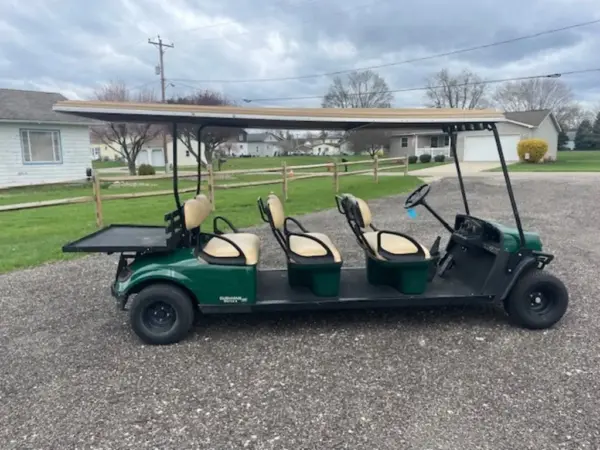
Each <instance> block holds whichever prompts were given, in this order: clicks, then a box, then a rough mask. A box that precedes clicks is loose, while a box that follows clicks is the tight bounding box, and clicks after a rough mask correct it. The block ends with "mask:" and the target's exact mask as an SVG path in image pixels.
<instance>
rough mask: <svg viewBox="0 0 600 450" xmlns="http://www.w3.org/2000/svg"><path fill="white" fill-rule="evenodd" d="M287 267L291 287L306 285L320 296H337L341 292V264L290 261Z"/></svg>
mask: <svg viewBox="0 0 600 450" xmlns="http://www.w3.org/2000/svg"><path fill="white" fill-rule="evenodd" d="M287 269H288V283H289V285H290V286H291V287H299V286H302V287H306V288H308V289H310V290H311V292H312V293H313V294H314V295H316V296H318V297H336V296H337V295H338V294H339V292H340V277H341V273H342V272H341V269H342V266H341V264H318V265H312V264H311V265H303V264H291V263H288V267H287Z"/></svg>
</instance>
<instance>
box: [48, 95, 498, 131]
mask: <svg viewBox="0 0 600 450" xmlns="http://www.w3.org/2000/svg"><path fill="white" fill-rule="evenodd" d="M54 110H55V111H59V112H65V113H71V114H75V115H79V116H82V117H89V118H92V119H96V120H105V121H114V122H148V121H152V122H172V121H180V122H185V123H198V124H205V125H213V126H225V127H227V126H229V127H240V128H262V129H264V128H283V129H305V130H307V129H308V130H310V129H315V128H317V129H351V128H355V127H357V126H367V125H369V124H375V125H376V126H377V128H384V127H385V128H394V127H405V126H424V125H427V126H432V124H439V125H443V124H479V123H495V122H505V121H506V118H505V117H504V115H503V114H502V113H500V112H498V111H495V110H491V109H487V110H483V109H482V110H461V109H442V108H412V109H398V108H266V107H263V108H248V107H237V106H198V105H174V104H168V103H128V102H99V101H61V102H58V103H57V104H56V105H54Z"/></svg>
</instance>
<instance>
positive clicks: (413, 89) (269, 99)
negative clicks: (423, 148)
mask: <svg viewBox="0 0 600 450" xmlns="http://www.w3.org/2000/svg"><path fill="white" fill-rule="evenodd" d="M588 72H600V68H596V69H583V70H571V71H568V72H560V73H551V74H545V75H531V76H525V77H513V78H500V79H493V80H483V81H472V82H468V83H458V84H455V85H453V86H456V87H462V86H470V85H481V84H494V83H504V82H507V81H523V80H533V79H536V78H559V77H561V76H565V75H574V74H579V73H588ZM443 87H446V86H444V85H437V86H421V87H414V88H402V89H390V90H385V91H378V92H361V93H356V94H354V93H349V94H348V95H349V96H358V95H369V94H377V93H385V92H389V93H398V92H414V91H426V90H428V89H440V88H443ZM323 97H324V96H323V95H306V96H300V97H273V98H253V99H244V101H245V102H246V103H250V102H275V101H288V100H313V99H320V98H323Z"/></svg>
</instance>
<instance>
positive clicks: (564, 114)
mask: <svg viewBox="0 0 600 450" xmlns="http://www.w3.org/2000/svg"><path fill="white" fill-rule="evenodd" d="M493 100H494V102H495V103H496V105H497V106H498V107H500V108H502V109H503V110H504V111H529V110H536V109H550V110H552V112H553V113H554V115H555V116H556V119H557V120H558V122H559V123H560V125H561V127H562V128H564V129H575V128H577V126H578V125H579V123H580V122H581V120H583V116H584V114H585V113H584V112H583V110H582V108H581V106H580V105H579V104H578V103H577V102H576V101H575V97H574V95H573V92H572V91H571V88H569V86H567V85H566V84H565V83H564V82H563V81H561V80H557V79H554V78H534V79H531V80H522V81H509V82H506V83H504V84H502V85H500V86H499V87H498V88H497V89H496V91H495V92H494V95H493Z"/></svg>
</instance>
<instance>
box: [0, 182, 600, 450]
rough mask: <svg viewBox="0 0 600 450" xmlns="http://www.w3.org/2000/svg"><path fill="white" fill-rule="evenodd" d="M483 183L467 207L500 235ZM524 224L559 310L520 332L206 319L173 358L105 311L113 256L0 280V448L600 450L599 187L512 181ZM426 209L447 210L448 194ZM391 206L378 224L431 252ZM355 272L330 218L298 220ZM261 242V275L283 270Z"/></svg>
mask: <svg viewBox="0 0 600 450" xmlns="http://www.w3.org/2000/svg"><path fill="white" fill-rule="evenodd" d="M495 184H497V181H496V180H488V179H474V180H471V181H469V182H468V186H469V189H470V193H471V194H470V196H469V198H470V199H471V201H472V210H473V211H474V212H475V213H476V214H477V215H480V216H484V217H485V216H489V217H493V218H496V219H499V220H502V221H506V222H509V223H510V215H509V206H508V201H507V198H506V195H505V193H504V191H502V190H500V189H499V188H498V187H497V186H496V185H495ZM515 185H516V189H517V193H518V198H519V200H520V203H521V205H522V214H523V221H524V223H525V224H526V226H527V227H528V228H533V229H536V230H539V231H541V232H542V233H543V237H544V239H545V241H546V242H547V249H548V250H549V251H551V252H555V253H556V255H557V260H556V261H555V263H553V266H554V267H553V271H554V272H555V273H556V274H558V275H559V276H560V277H563V279H564V280H565V281H566V283H567V285H568V287H569V289H570V292H571V296H572V298H571V300H572V304H571V308H570V310H569V313H568V315H567V316H566V317H565V319H564V321H563V322H562V323H561V324H560V326H558V327H556V328H554V329H552V330H548V331H543V332H529V331H525V330H522V329H519V328H515V327H513V326H510V325H509V324H507V322H506V321H505V318H504V317H503V315H502V314H500V313H494V312H490V311H479V310H465V309H452V310H436V311H411V312H382V311H380V312H360V311H354V312H346V313H342V314H334V313H327V314H324V313H320V314H302V315H283V314H282V315H268V316H253V317H223V318H210V319H208V320H206V321H205V322H204V323H203V324H202V326H199V327H198V328H197V330H196V331H195V333H194V334H193V335H192V336H191V337H190V339H188V340H186V341H185V342H183V343H181V344H179V345H176V346H172V347H162V348H157V347H148V346H143V345H141V344H140V342H139V341H138V340H137V339H136V338H135V336H134V335H133V334H132V333H131V332H130V330H129V327H128V324H127V319H126V316H125V315H124V314H123V313H120V312H118V311H116V310H115V309H113V308H112V304H111V300H110V298H109V294H108V285H109V282H110V280H111V277H112V276H113V271H114V269H115V259H114V258H112V257H91V258H88V259H83V260H78V261H73V262H67V263H59V264H52V265H47V266H44V267H40V268H37V269H34V270H28V271H22V272H17V273H12V274H9V275H4V276H1V277H0V295H1V297H0V306H1V308H0V311H1V312H2V313H1V314H0V361H1V362H2V364H1V365H0V448H1V449H3V450H7V449H26V448H27V449H29V448H36V449H38V448H39V449H50V448H61V449H63V448H65V449H71V448H90V449H91V448H102V449H110V448H135V449H146V448H159V449H187V448H199V449H227V450H228V449H237V448H250V449H294V450H296V449H353V450H357V449H368V450H372V449H394V450H396V449H452V450H455V449H461V450H462V449H465V450H467V449H494V450H498V449H510V450H515V449H519V450H522V449H536V450H539V449H559V448H569V449H596V448H600V396H599V394H598V392H600V376H599V373H598V369H599V367H600V329H599V328H600V305H599V299H600V292H599V287H598V286H599V283H598V273H599V269H600V264H599V262H598V261H599V259H600V239H598V224H599V223H600V212H599V210H598V208H597V201H598V198H600V184H599V183H597V182H595V181H592V180H591V179H590V180H587V181H586V180H583V181H581V182H576V181H573V180H571V181H569V182H566V181H557V182H549V181H548V180H543V181H521V180H518V181H516V182H515ZM430 197H431V203H432V204H433V205H434V206H435V207H438V208H439V209H440V211H441V212H442V213H443V215H445V216H446V217H448V218H451V214H452V213H453V212H455V211H457V210H458V209H460V197H459V194H458V192H457V184H456V182H455V181H451V180H443V181H441V182H440V183H438V184H435V185H434V187H433V189H432V192H431V194H430ZM402 201H403V198H397V199H386V200H379V201H373V202H370V203H371V204H372V207H373V210H374V211H375V218H376V223H377V224H378V225H379V226H380V227H382V228H387V227H397V228H400V229H403V230H405V231H408V232H409V233H412V234H413V235H414V236H416V237H418V238H419V239H422V240H423V241H424V242H426V243H428V244H429V243H431V242H432V241H433V239H434V237H435V236H436V234H438V233H439V234H443V230H442V228H441V227H440V226H439V225H438V224H436V222H434V221H433V220H432V219H431V218H430V217H428V216H427V215H426V213H424V212H423V213H422V214H421V215H420V216H419V217H418V218H417V219H415V220H410V219H408V218H407V217H406V216H405V215H403V213H402V212H401V210H400V207H401V202H402ZM305 222H306V223H307V225H308V226H309V227H312V228H315V229H323V230H324V231H326V232H328V233H330V234H331V235H332V236H333V239H334V240H335V241H336V242H337V243H338V244H339V246H340V247H341V249H342V250H343V253H344V256H345V258H346V261H347V262H348V264H350V265H354V264H357V263H360V252H359V251H358V250H357V248H356V246H355V245H354V243H353V241H352V239H350V234H349V232H348V230H347V229H346V227H345V226H344V222H343V221H342V219H341V217H340V216H339V215H337V213H334V212H332V211H328V212H323V213H318V214H313V215H310V216H307V217H306V219H305ZM260 233H261V235H263V236H264V238H265V239H264V244H263V248H264V251H263V254H264V256H263V260H264V265H265V266H268V267H274V266H279V265H281V263H282V261H283V259H282V258H281V254H280V252H279V250H278V248H277V247H276V246H275V245H274V240H273V239H272V237H271V236H270V235H269V234H267V233H266V232H265V230H264V229H261V230H260Z"/></svg>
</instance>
